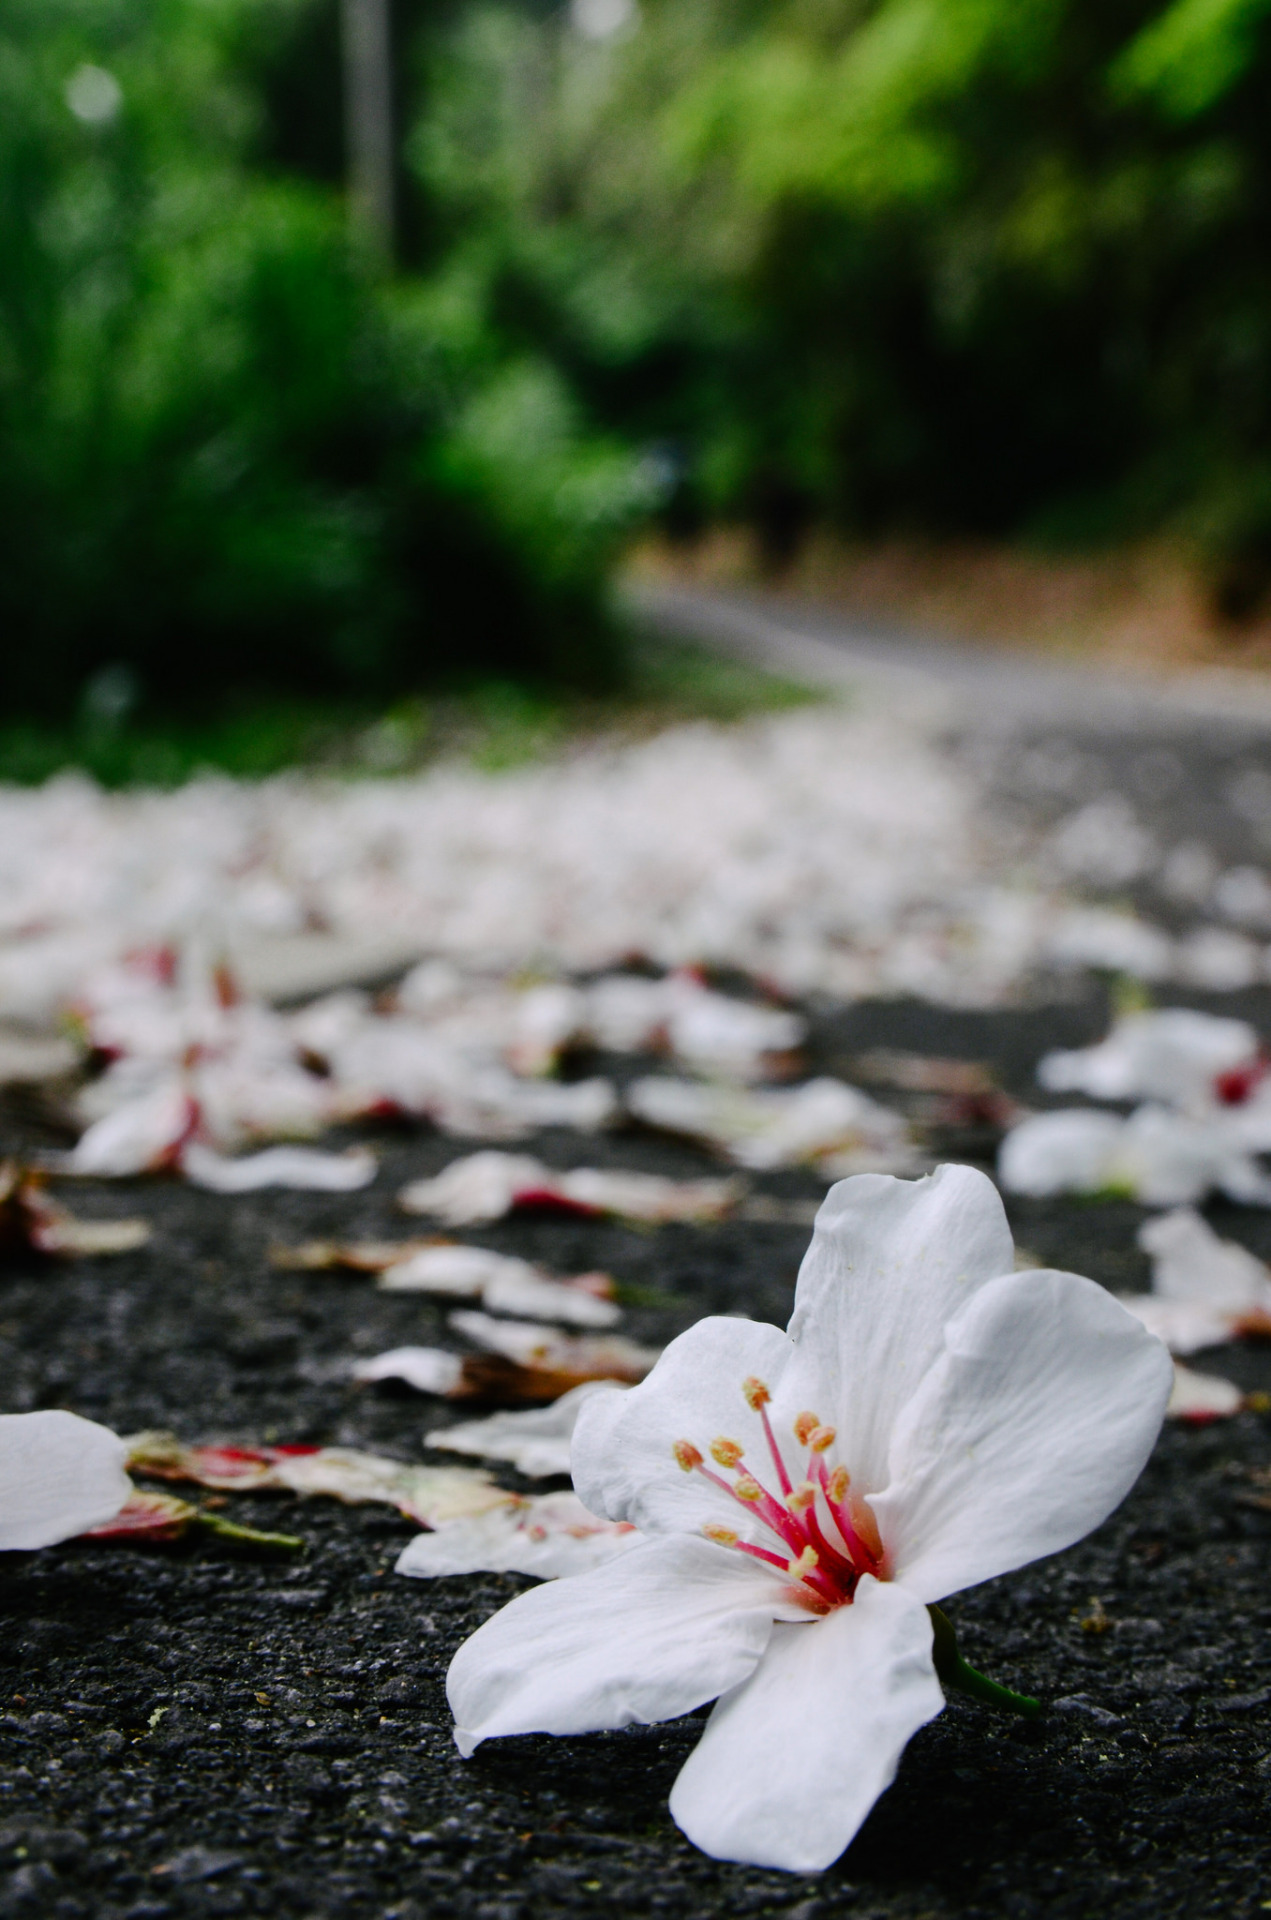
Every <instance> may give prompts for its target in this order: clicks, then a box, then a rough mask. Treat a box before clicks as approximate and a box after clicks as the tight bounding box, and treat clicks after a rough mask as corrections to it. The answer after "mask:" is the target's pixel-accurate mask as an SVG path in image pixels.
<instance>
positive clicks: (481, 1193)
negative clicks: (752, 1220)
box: [398, 1147, 744, 1227]
mask: <svg viewBox="0 0 1271 1920" xmlns="http://www.w3.org/2000/svg"><path fill="white" fill-rule="evenodd" d="M743 1191H744V1189H743V1187H742V1186H741V1185H740V1183H739V1182H738V1181H736V1180H668V1179H665V1178H663V1177H662V1176H661V1175H660V1174H653V1173H617V1172H610V1171H607V1170H601V1169H599V1168H595V1167H576V1168H574V1169H573V1170H572V1171H571V1172H569V1173H557V1172H555V1171H554V1170H553V1169H552V1168H550V1167H547V1166H545V1165H544V1164H543V1162H542V1161H541V1160H535V1159H533V1158H532V1157H531V1156H530V1155H529V1154H511V1153H501V1152H499V1151H498V1149H497V1148H493V1147H492V1148H490V1149H488V1150H487V1151H486V1152H484V1153H473V1154H469V1155H468V1156H467V1157H466V1158H465V1159H463V1160H452V1161H451V1163H450V1165H449V1166H448V1167H447V1168H446V1169H445V1171H444V1173H440V1174H438V1175H437V1176H436V1177H435V1178H434V1179H431V1180H415V1181H412V1182H411V1183H410V1185H409V1186H406V1187H403V1189H402V1191H401V1193H400V1194H399V1195H398V1200H399V1203H400V1205H401V1206H402V1207H403V1208H404V1209H405V1211H406V1212H407V1213H427V1214H432V1215H433V1216H434V1218H436V1219H439V1220H443V1221H445V1223H446V1225H447V1226H451V1227H462V1226H478V1225H481V1224H484V1223H489V1222H490V1221H493V1220H501V1219H502V1218H503V1217H504V1215H505V1214H508V1213H512V1212H514V1211H515V1210H517V1209H518V1208H519V1209H539V1210H545V1211H553V1212H561V1213H580V1214H584V1215H602V1214H616V1215H618V1216H619V1217H622V1218H625V1219H628V1220H638V1221H643V1222H646V1223H648V1224H649V1225H662V1224H665V1223H667V1222H669V1221H675V1220H688V1221H692V1220H719V1219H722V1218H723V1216H724V1215H725V1214H727V1213H729V1212H730V1211H731V1210H732V1208H733V1207H734V1206H735V1205H736V1204H737V1202H738V1200H739V1199H740V1198H741V1195H742V1193H743Z"/></svg>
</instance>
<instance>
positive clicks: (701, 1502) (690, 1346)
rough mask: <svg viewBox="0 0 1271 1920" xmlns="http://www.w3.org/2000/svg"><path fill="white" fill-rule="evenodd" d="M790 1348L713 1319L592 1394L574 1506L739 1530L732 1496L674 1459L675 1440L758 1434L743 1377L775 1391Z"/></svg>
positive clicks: (761, 1330) (702, 1445) (744, 1323)
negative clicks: (637, 1376)
mask: <svg viewBox="0 0 1271 1920" xmlns="http://www.w3.org/2000/svg"><path fill="white" fill-rule="evenodd" d="M793 1356H794V1348H793V1347H792V1346H791V1344H790V1341H789V1339H788V1338H787V1336H786V1335H785V1334H784V1333H782V1332H781V1330H780V1328H779V1327H770V1326H767V1325H765V1324H764V1323H763V1322H762V1321H754V1320H732V1319H725V1318H723V1317H722V1316H719V1317H712V1318H711V1319H708V1320H699V1321H698V1323H697V1325H696V1326H694V1327H690V1328H689V1329H688V1331H687V1333H682V1334H681V1335H680V1336H679V1338H678V1340H673V1341H672V1342H671V1344H670V1346H669V1347H668V1348H667V1349H666V1352H665V1353H664V1354H663V1355H662V1357H661V1359H660V1360H659V1361H658V1363H657V1365H656V1366H655V1367H654V1369H653V1371H652V1373H651V1374H650V1375H649V1377H648V1379H647V1380H645V1381H643V1382H642V1383H641V1385H640V1386H638V1387H632V1388H631V1390H630V1392H628V1393H611V1394H597V1395H596V1396H595V1398H594V1399H592V1400H588V1401H587V1402H585V1404H584V1405H583V1406H582V1408H581V1409H580V1410H579V1414H578V1424H577V1425H576V1427H575V1428H574V1444H573V1451H572V1454H571V1458H570V1464H571V1471H572V1473H573V1476H574V1485H575V1487H576V1488H577V1489H578V1493H579V1496H580V1498H581V1499H582V1501H583V1504H584V1505H585V1506H587V1507H589V1508H590V1509H591V1511H592V1512H593V1513H603V1514H605V1515H606V1516H607V1517H608V1518H609V1519H610V1520H628V1521H630V1522H631V1524H632V1526H635V1527H639V1529H640V1531H641V1533H651V1534H657V1533H676V1532H684V1533H696V1532H697V1531H698V1530H699V1529H700V1528H701V1527H702V1526H704V1525H707V1524H709V1523H712V1522H714V1523H716V1524H720V1525H732V1526H737V1525H738V1524H739V1515H740V1516H741V1530H742V1531H743V1532H744V1531H747V1528H746V1525H745V1521H746V1519H747V1517H748V1516H746V1515H745V1514H744V1513H743V1511H742V1509H741V1508H740V1507H738V1505H737V1503H736V1501H734V1500H732V1499H730V1497H729V1496H728V1495H727V1494H726V1493H724V1492H722V1491H721V1490H720V1489H719V1488H717V1487H714V1486H712V1485H711V1483H710V1482H709V1481H707V1480H705V1479H703V1478H702V1476H701V1474H699V1473H686V1472H685V1471H684V1470H683V1468H682V1467H680V1466H678V1465H677V1463H676V1460H675V1455H674V1452H673V1449H674V1446H675V1443H676V1441H677V1440H689V1441H691V1442H692V1443H693V1445H694V1446H696V1447H697V1448H698V1449H699V1450H700V1451H701V1452H702V1453H703V1454H705V1452H706V1450H707V1448H708V1447H709V1446H710V1443H711V1441H712V1440H714V1439H716V1438H718V1437H719V1436H720V1435H721V1434H723V1435H725V1436H730V1437H733V1438H736V1439H738V1440H740V1441H741V1442H743V1444H750V1443H752V1442H755V1441H756V1440H757V1443H758V1444H757V1448H756V1455H757V1459H758V1460H760V1461H762V1459H763V1456H762V1454H761V1453H760V1452H759V1449H761V1448H762V1444H763V1440H762V1431H761V1430H760V1429H759V1427H758V1423H757V1421H756V1419H755V1415H754V1414H753V1413H752V1412H751V1411H750V1409H749V1407H748V1406H747V1405H746V1400H745V1396H744V1394H743V1393H742V1383H743V1382H744V1381H745V1380H746V1379H747V1378H748V1377H749V1376H750V1375H752V1374H754V1375H758V1376H759V1378H761V1379H763V1380H765V1381H766V1382H767V1384H768V1385H769V1386H770V1387H772V1388H773V1389H774V1391H775V1390H776V1385H777V1382H778V1381H779V1380H780V1378H781V1376H782V1373H783V1372H784V1370H785V1368H786V1367H787V1366H788V1365H789V1364H790V1361H791V1360H792V1358H793Z"/></svg>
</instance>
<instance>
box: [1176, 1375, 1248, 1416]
mask: <svg viewBox="0 0 1271 1920" xmlns="http://www.w3.org/2000/svg"><path fill="white" fill-rule="evenodd" d="M1244 1403H1245V1396H1244V1394H1243V1393H1242V1392H1241V1391H1240V1388H1239V1387H1238V1386H1236V1385H1235V1384H1234V1382H1232V1381H1230V1380H1224V1379H1223V1378H1222V1377H1221V1375H1219V1374H1216V1373H1196V1372H1195V1371H1194V1370H1193V1369H1192V1368H1191V1367H1184V1366H1180V1365H1179V1363H1178V1362H1177V1361H1175V1363H1174V1387H1173V1391H1172V1392H1171V1394H1170V1399H1169V1406H1168V1407H1167V1408H1166V1413H1167V1415H1168V1416H1169V1418H1170V1419H1171V1420H1228V1419H1230V1418H1231V1416H1232V1414H1236V1413H1239V1412H1240V1409H1241V1408H1242V1407H1243V1406H1244Z"/></svg>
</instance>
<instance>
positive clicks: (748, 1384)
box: [741, 1373, 772, 1413]
mask: <svg viewBox="0 0 1271 1920" xmlns="http://www.w3.org/2000/svg"><path fill="white" fill-rule="evenodd" d="M741 1390H742V1392H743V1393H744V1394H745V1396H746V1405H747V1406H748V1407H749V1408H750V1411H751V1412H752V1413H758V1411H759V1409H760V1407H766V1406H767V1404H768V1402H769V1401H770V1400H771V1398H772V1395H771V1394H770V1393H769V1391H768V1389H767V1387H765V1385H764V1383H763V1381H762V1380H757V1379H756V1378H755V1376H754V1374H753V1373H752V1374H751V1376H750V1378H749V1379H748V1380H743V1381H742V1383H741Z"/></svg>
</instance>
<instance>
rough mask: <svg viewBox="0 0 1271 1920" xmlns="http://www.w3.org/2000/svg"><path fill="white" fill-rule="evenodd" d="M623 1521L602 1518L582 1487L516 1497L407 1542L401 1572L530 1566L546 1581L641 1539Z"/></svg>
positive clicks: (421, 1574)
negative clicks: (578, 1491)
mask: <svg viewBox="0 0 1271 1920" xmlns="http://www.w3.org/2000/svg"><path fill="white" fill-rule="evenodd" d="M640 1537H641V1536H640V1535H639V1534H638V1533H637V1532H636V1530H635V1528H634V1527H632V1526H628V1525H627V1524H626V1523H625V1522H623V1521H614V1520H598V1519H597V1518H596V1517H595V1515H594V1514H591V1513H588V1511H587V1509H586V1507H584V1505H583V1503H582V1501H581V1500H580V1499H579V1498H578V1495H577V1494H576V1493H538V1494H531V1495H530V1496H529V1497H528V1498H526V1499H509V1501H508V1503H507V1504H506V1505H505V1506H503V1507H501V1508H499V1509H498V1511H497V1512H491V1513H485V1514H481V1515H479V1516H478V1517H477V1518H476V1519H472V1520H458V1521H453V1522H451V1523H450V1524H449V1525H447V1526H444V1527H441V1528H439V1529H438V1530H437V1531H436V1532H435V1533H421V1534H420V1535H419V1537H418V1539H415V1540H412V1541H411V1542H410V1544H409V1545H408V1546H405V1547H403V1549H402V1551H401V1554H400V1555H399V1556H398V1560H397V1566H396V1571H397V1572H398V1573H408V1574H412V1575H414V1576H415V1578H416V1579H424V1580H432V1579H438V1578H440V1577H442V1576H443V1575H446V1574H457V1573H529V1574H535V1575H537V1576H538V1578H539V1579H540V1580H556V1579H560V1578H561V1577H562V1576H563V1575H567V1574H575V1573H589V1572H591V1571H592V1570H593V1569H594V1568H596V1567H600V1566H605V1565H607V1563H608V1562H609V1561H611V1560H613V1559H614V1558H615V1557H616V1556H617V1555H618V1554H621V1553H626V1552H627V1551H628V1549H629V1548H631V1547H634V1546H636V1545H638V1543H639V1541H640Z"/></svg>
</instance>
